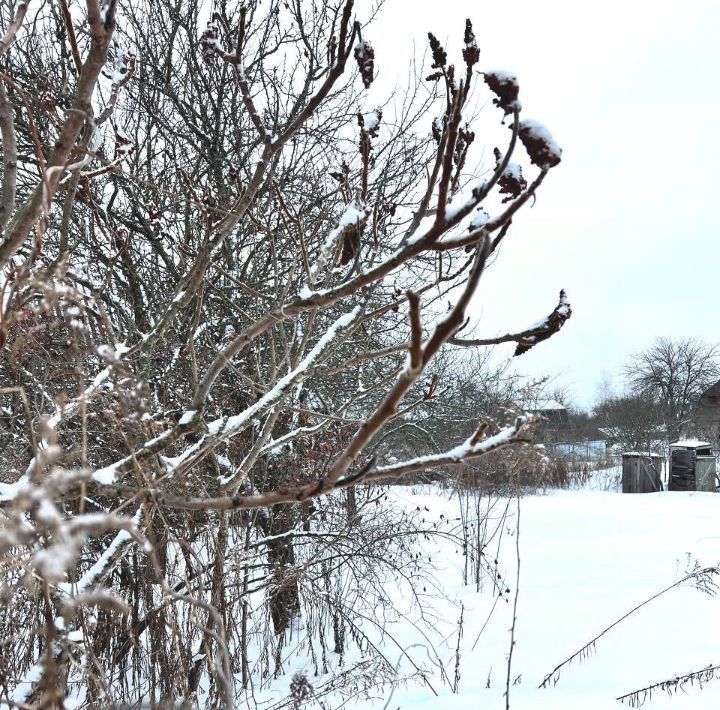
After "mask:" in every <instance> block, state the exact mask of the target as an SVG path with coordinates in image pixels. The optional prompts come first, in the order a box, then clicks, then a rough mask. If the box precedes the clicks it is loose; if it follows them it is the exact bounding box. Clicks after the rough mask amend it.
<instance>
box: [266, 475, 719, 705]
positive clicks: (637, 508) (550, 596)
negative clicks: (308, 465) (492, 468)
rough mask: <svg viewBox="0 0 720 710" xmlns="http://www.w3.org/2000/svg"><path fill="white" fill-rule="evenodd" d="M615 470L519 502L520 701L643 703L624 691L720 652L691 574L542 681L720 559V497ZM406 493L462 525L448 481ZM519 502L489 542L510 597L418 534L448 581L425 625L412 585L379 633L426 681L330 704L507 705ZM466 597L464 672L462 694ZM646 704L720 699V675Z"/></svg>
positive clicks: (435, 595)
mask: <svg viewBox="0 0 720 710" xmlns="http://www.w3.org/2000/svg"><path fill="white" fill-rule="evenodd" d="M615 473H616V472H614V471H612V472H609V473H608V472H605V473H603V472H601V473H600V474H597V475H596V476H595V477H594V478H593V479H592V480H591V481H590V482H589V484H588V485H587V486H586V487H584V488H583V489H581V490H574V491H553V492H549V493H545V494H542V495H528V496H525V497H523V498H522V499H521V500H520V528H519V529H520V538H519V549H520V585H519V596H518V603H517V623H516V628H515V640H516V646H515V651H514V656H513V661H512V672H511V678H512V680H513V683H514V684H513V685H512V686H511V690H510V707H512V708H514V709H515V710H521V709H523V708H533V709H536V708H537V709H545V708H547V709H550V708H553V709H557V708H584V709H587V710H595V709H598V710H599V709H600V708H615V709H617V708H622V707H630V705H622V704H620V703H619V702H618V701H617V700H616V698H617V697H618V696H621V695H623V694H625V693H628V692H631V691H634V690H636V689H639V688H642V687H644V686H647V685H650V684H652V683H655V682H659V681H663V680H666V679H668V678H672V677H673V676H675V675H676V674H684V673H687V672H690V671H694V670H698V669H701V668H703V667H705V666H708V665H709V664H720V599H718V598H716V597H714V596H712V595H710V594H707V593H704V592H703V591H701V590H700V589H698V588H697V587H696V586H694V585H693V584H692V583H686V584H685V585H683V586H681V587H678V588H675V589H672V590H671V591H669V592H667V593H666V594H664V595H662V596H661V597H659V598H658V599H656V600H654V601H652V602H650V603H649V604H647V605H646V606H644V607H643V608H641V609H640V610H639V611H637V612H636V613H634V614H632V615H631V616H630V617H629V618H627V619H626V620H625V621H623V622H622V623H621V624H619V625H618V626H617V627H616V628H614V629H612V630H611V631H609V632H608V633H607V635H605V636H604V637H603V638H601V639H600V640H599V641H598V642H597V644H596V647H595V649H594V651H593V652H592V653H591V654H590V655H589V656H588V657H586V658H584V659H582V660H579V659H578V660H575V661H573V662H572V663H571V664H569V665H568V666H566V667H564V668H563V670H562V671H561V673H560V675H559V678H558V679H557V683H556V684H555V685H552V684H551V685H550V687H548V688H545V689H539V688H538V685H539V684H540V683H541V681H542V680H543V677H544V676H545V675H546V674H547V673H549V672H550V671H551V670H552V669H553V668H554V667H555V666H556V665H557V664H558V663H560V662H561V661H563V660H564V659H565V658H567V657H568V656H570V655H571V654H572V653H574V652H575V651H576V650H578V649H580V648H581V647H582V646H583V645H584V644H585V643H586V642H588V641H590V640H591V639H592V638H593V637H595V636H596V635H597V634H598V633H599V632H601V631H602V630H603V629H604V628H605V627H607V626H609V625H610V624H612V623H613V622H614V621H616V620H617V619H618V618H620V617H622V616H623V615H624V614H625V613H626V612H628V611H630V610H631V609H632V608H633V607H635V606H636V605H637V604H639V603H641V602H643V601H645V600H646V599H648V598H649V597H651V596H653V595H654V594H656V593H657V592H658V591H660V590H662V589H663V588H665V587H667V586H669V585H671V584H673V583H674V582H676V581H677V580H679V579H681V578H682V577H684V576H685V575H686V574H687V572H688V571H691V570H692V569H693V568H694V567H695V566H696V565H697V564H699V565H701V566H703V567H707V566H712V565H715V564H717V563H718V562H720V515H719V514H718V513H719V512H720V496H716V495H714V494H708V493H659V494H646V495H622V494H620V493H618V492H617V489H614V490H607V488H608V487H610V488H611V489H612V482H613V480H614V476H615ZM393 495H394V496H395V499H396V500H397V503H398V504H399V505H404V506H408V507H411V508H417V507H420V509H421V510H422V511H423V516H424V517H426V518H427V520H431V521H438V524H439V526H440V527H441V528H442V526H443V525H447V526H449V527H450V526H455V527H457V525H458V522H457V521H458V518H459V514H460V512H459V511H460V508H459V503H458V499H457V497H455V498H453V497H451V496H450V494H449V493H447V492H443V491H440V490H438V489H433V488H429V487H428V488H423V487H414V488H410V487H406V488H398V487H396V488H394V489H393ZM425 508H427V510H425ZM503 509H504V505H499V506H496V510H497V516H496V517H497V518H498V519H499V518H500V515H501V513H502V510H503ZM516 513H517V511H516V508H515V502H512V503H511V505H509V507H508V517H507V519H506V521H505V522H504V523H503V524H502V530H501V531H498V532H499V533H500V532H501V533H502V534H501V535H500V534H498V535H497V536H496V537H495V539H494V540H493V543H492V545H491V546H489V547H488V549H487V550H486V554H487V555H488V561H490V563H491V564H492V563H493V562H494V560H493V559H492V558H494V557H496V558H497V560H498V562H499V567H498V570H499V573H500V575H501V579H502V586H503V587H505V586H507V587H509V589H510V593H509V594H504V595H503V596H502V597H501V598H500V599H499V600H498V599H497V596H498V595H497V593H495V592H494V587H493V585H492V584H490V583H489V581H486V583H485V584H484V585H483V588H482V589H481V591H480V592H477V591H476V588H475V586H474V585H472V586H463V584H462V568H463V564H464V558H463V556H462V554H461V552H460V551H458V549H457V546H456V544H455V543H452V542H450V541H445V540H443V539H441V538H439V537H433V538H431V539H430V540H427V541H419V542H418V543H417V544H418V551H419V552H420V553H421V554H423V555H429V556H431V557H432V560H433V563H434V565H435V569H436V573H435V576H436V585H437V588H436V589H433V588H432V587H430V588H427V587H426V588H425V589H423V590H418V591H420V594H421V596H422V598H423V601H424V603H425V605H426V617H425V621H426V623H424V624H422V623H418V622H419V621H420V619H419V618H418V613H419V612H418V606H417V604H416V603H415V602H414V600H413V599H412V597H411V595H409V594H408V592H407V590H406V589H403V588H402V587H401V586H400V585H399V586H398V588H397V590H394V592H395V596H394V598H395V601H396V603H397V605H398V606H399V607H400V608H401V609H403V610H404V618H403V619H398V620H397V621H393V622H390V623H388V624H387V628H386V631H387V635H386V636H382V635H380V633H379V631H378V632H377V634H376V635H377V643H378V645H379V647H380V648H382V650H383V652H384V653H385V655H386V656H387V657H389V658H392V659H395V661H396V662H397V667H398V671H399V673H400V674H401V675H403V674H405V675H408V676H410V675H412V674H413V672H414V670H415V668H419V669H422V670H424V672H425V677H426V682H424V683H423V682H422V680H421V679H420V678H418V677H417V675H416V676H415V678H414V679H413V680H410V681H408V682H407V683H405V684H403V685H401V686H400V687H398V688H396V689H395V691H394V693H393V694H392V696H391V695H390V690H389V689H388V690H387V692H385V693H378V697H377V699H375V700H366V699H361V698H359V697H358V696H355V697H350V698H348V697H347V696H340V695H338V696H336V697H334V696H332V695H330V696H325V697H324V698H323V699H322V701H323V703H324V707H325V708H333V709H334V708H339V707H343V708H348V709H349V708H388V709H392V710H397V709H403V710H404V709H406V708H407V709H409V708H447V709H448V710H454V709H457V710H470V709H474V708H480V707H483V708H504V707H505V697H504V693H505V678H506V673H507V652H508V649H509V644H510V627H511V621H512V608H513V601H514V593H515V575H516V565H515V560H516V517H515V516H516ZM441 516H442V517H441ZM498 540H499V549H498V547H497V545H498ZM718 581H720V578H719V579H718ZM440 591H441V592H442V594H441V593H440ZM461 606H462V608H463V610H464V611H463V627H462V636H461V638H460V644H459V675H460V678H459V682H458V684H457V692H456V693H454V692H452V686H453V685H454V678H455V672H456V670H455V669H456V665H457V664H456V659H457V658H458V656H457V654H456V648H457V647H458V628H459V627H458V620H459V617H460V610H461ZM493 609H494V611H493ZM491 612H492V613H491ZM488 618H489V620H488ZM485 624H486V625H485ZM484 625H485V628H484V630H483V626H484ZM481 631H482V633H481ZM357 660H358V658H355V659H353V658H352V657H348V658H347V659H346V661H345V663H346V664H347V665H348V666H350V665H351V664H352V663H353V662H356V661H357ZM290 667H291V668H292V669H293V670H302V669H303V667H304V663H303V660H302V659H301V658H297V659H294V660H293V661H291V662H290ZM289 678H290V676H289V675H288V676H285V677H283V678H280V679H278V680H277V681H276V683H275V687H274V689H273V691H271V692H270V693H268V694H266V695H264V699H265V700H266V701H268V703H267V705H265V703H264V702H263V703H261V706H265V707H271V706H272V704H273V703H272V701H271V698H272V697H273V696H274V697H275V699H276V700H277V699H279V695H280V694H284V693H287V688H288V683H289ZM308 679H309V680H310V681H311V682H312V683H313V684H315V685H316V687H317V685H318V684H322V682H323V680H324V679H323V678H319V679H318V678H313V677H312V676H310V675H308ZM281 686H284V687H281ZM436 694H437V695H436ZM261 695H263V694H261ZM255 699H256V700H259V699H261V698H260V697H257V696H256V698H255ZM644 707H647V708H651V709H652V710H656V709H657V710H662V709H664V708H683V709H688V708H690V709H694V708H712V707H720V679H718V680H717V681H711V682H710V683H709V684H708V685H707V686H706V687H705V688H704V689H703V690H698V689H697V687H696V686H692V687H691V686H688V687H686V688H685V690H684V691H683V690H681V691H680V692H679V694H678V695H677V696H672V697H669V696H668V695H667V694H666V693H664V692H663V691H659V692H656V693H654V694H653V695H652V697H651V698H648V699H647V700H646V702H645V705H644Z"/></svg>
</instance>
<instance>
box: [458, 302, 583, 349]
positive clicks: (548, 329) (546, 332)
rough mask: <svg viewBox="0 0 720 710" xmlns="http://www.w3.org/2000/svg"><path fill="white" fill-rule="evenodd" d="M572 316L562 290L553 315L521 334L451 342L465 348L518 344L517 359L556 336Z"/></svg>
mask: <svg viewBox="0 0 720 710" xmlns="http://www.w3.org/2000/svg"><path fill="white" fill-rule="evenodd" d="M571 315H572V308H571V307H570V302H569V301H568V300H567V295H566V294H565V291H564V290H561V291H560V300H559V301H558V304H557V306H555V308H554V309H553V311H552V313H550V315H549V316H547V317H546V318H543V319H542V320H541V321H538V322H537V323H535V324H534V325H531V326H530V327H529V328H526V329H525V330H522V331H520V332H519V333H507V334H506V335H499V336H498V337H496V338H477V339H463V338H453V339H452V340H451V341H450V342H451V343H452V344H453V345H461V346H465V347H476V346H482V345H499V344H500V343H510V342H514V343H517V347H516V348H515V353H514V355H515V357H517V356H518V355H523V354H524V353H526V352H527V351H528V350H530V349H531V348H533V347H535V346H536V345H537V344H538V343H541V342H542V341H543V340H547V339H548V338H551V337H552V336H553V335H555V333H557V332H558V331H559V330H560V328H562V327H563V325H565V322H566V321H567V320H568V319H569V318H570V316H571Z"/></svg>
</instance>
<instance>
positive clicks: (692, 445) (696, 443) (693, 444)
mask: <svg viewBox="0 0 720 710" xmlns="http://www.w3.org/2000/svg"><path fill="white" fill-rule="evenodd" d="M670 446H683V447H685V448H687V449H697V448H699V447H700V446H712V444H711V443H710V442H709V441H700V439H680V441H674V442H673V443H672V444H670Z"/></svg>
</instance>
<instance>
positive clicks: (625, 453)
mask: <svg viewBox="0 0 720 710" xmlns="http://www.w3.org/2000/svg"><path fill="white" fill-rule="evenodd" d="M622 455H623V456H650V457H651V458H654V459H663V458H665V457H664V456H663V455H662V454H648V453H647V452H646V453H642V454H641V453H640V452H639V451H623V452H622Z"/></svg>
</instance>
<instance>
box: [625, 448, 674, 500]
mask: <svg viewBox="0 0 720 710" xmlns="http://www.w3.org/2000/svg"><path fill="white" fill-rule="evenodd" d="M663 463H664V460H663V457H662V456H660V455H659V454H641V453H638V452H637V451H628V452H627V453H624V454H623V455H622V492H623V493H657V492H658V491H661V490H663V483H662V470H663Z"/></svg>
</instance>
